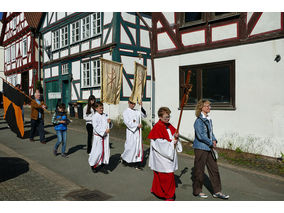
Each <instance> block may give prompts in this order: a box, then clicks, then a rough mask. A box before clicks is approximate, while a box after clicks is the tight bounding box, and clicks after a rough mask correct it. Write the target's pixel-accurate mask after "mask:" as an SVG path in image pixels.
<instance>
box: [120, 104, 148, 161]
mask: <svg viewBox="0 0 284 213" xmlns="http://www.w3.org/2000/svg"><path fill="white" fill-rule="evenodd" d="M141 116H142V117H143V118H145V117H146V114H144V113H143V112H140V111H138V110H136V109H130V108H127V109H126V110H124V112H123V122H124V123H125V125H126V141H125V145H124V152H123V153H122V154H121V158H122V159H123V160H124V161H126V162H127V163H135V162H141V161H142V158H143V147H142V129H139V128H138V125H139V124H140V117H141Z"/></svg>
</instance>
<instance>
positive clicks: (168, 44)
mask: <svg viewBox="0 0 284 213" xmlns="http://www.w3.org/2000/svg"><path fill="white" fill-rule="evenodd" d="M172 48H175V45H174V43H173V42H172V40H171V39H170V37H169V35H168V34H167V33H166V32H164V33H159V34H158V50H166V49H172Z"/></svg>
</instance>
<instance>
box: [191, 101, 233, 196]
mask: <svg viewBox="0 0 284 213" xmlns="http://www.w3.org/2000/svg"><path fill="white" fill-rule="evenodd" d="M210 104H211V103H210V101H208V100H200V101H199V102H198V103H197V105H196V108H195V115H196V117H197V118H196V120H195V122H194V130H195V139H194V141H193V148H194V155H195V158H194V177H193V195H195V196H199V197H201V198H207V197H208V196H207V195H206V194H204V193H203V192H202V186H203V179H204V170H205V165H206V167H207V170H208V173H209V178H210V181H211V185H212V187H213V197H214V198H221V199H228V198H229V195H225V194H223V193H221V178H220V174H219V170H218V165H217V161H216V159H214V158H213V155H212V151H213V150H212V149H213V148H215V147H216V144H217V140H216V138H215V136H214V133H213V124H212V120H211V118H210V117H209V115H208V114H209V113H210V109H211V106H210Z"/></svg>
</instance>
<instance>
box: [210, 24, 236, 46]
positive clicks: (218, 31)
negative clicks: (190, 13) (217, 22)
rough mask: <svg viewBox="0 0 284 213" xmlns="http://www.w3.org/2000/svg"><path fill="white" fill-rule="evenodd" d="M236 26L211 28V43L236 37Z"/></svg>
mask: <svg viewBox="0 0 284 213" xmlns="http://www.w3.org/2000/svg"><path fill="white" fill-rule="evenodd" d="M237 29H238V24H237V23H234V24H228V25H224V26H220V27H212V41H213V42H214V41H219V40H224V39H229V38H236V37H237V36H238V30H237Z"/></svg>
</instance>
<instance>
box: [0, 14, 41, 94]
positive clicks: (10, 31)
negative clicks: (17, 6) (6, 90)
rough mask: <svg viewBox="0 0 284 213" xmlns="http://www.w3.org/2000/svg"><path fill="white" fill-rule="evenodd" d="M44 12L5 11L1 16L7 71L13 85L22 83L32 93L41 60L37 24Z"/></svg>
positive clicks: (6, 73) (37, 77) (5, 69)
mask: <svg viewBox="0 0 284 213" xmlns="http://www.w3.org/2000/svg"><path fill="white" fill-rule="evenodd" d="M41 17H42V13H33V12H27V13H26V12H5V13H3V17H2V23H3V27H2V31H1V38H0V43H1V46H3V48H4V74H5V76H6V78H7V81H9V82H10V83H12V84H13V85H16V84H21V85H22V89H23V91H24V92H25V93H26V94H28V95H32V94H33V92H34V88H35V85H36V82H37V81H40V80H41V79H40V78H39V76H38V62H39V54H38V53H39V51H38V48H39V38H38V33H37V32H38V31H37V29H38V26H39V23H40V21H41Z"/></svg>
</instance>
